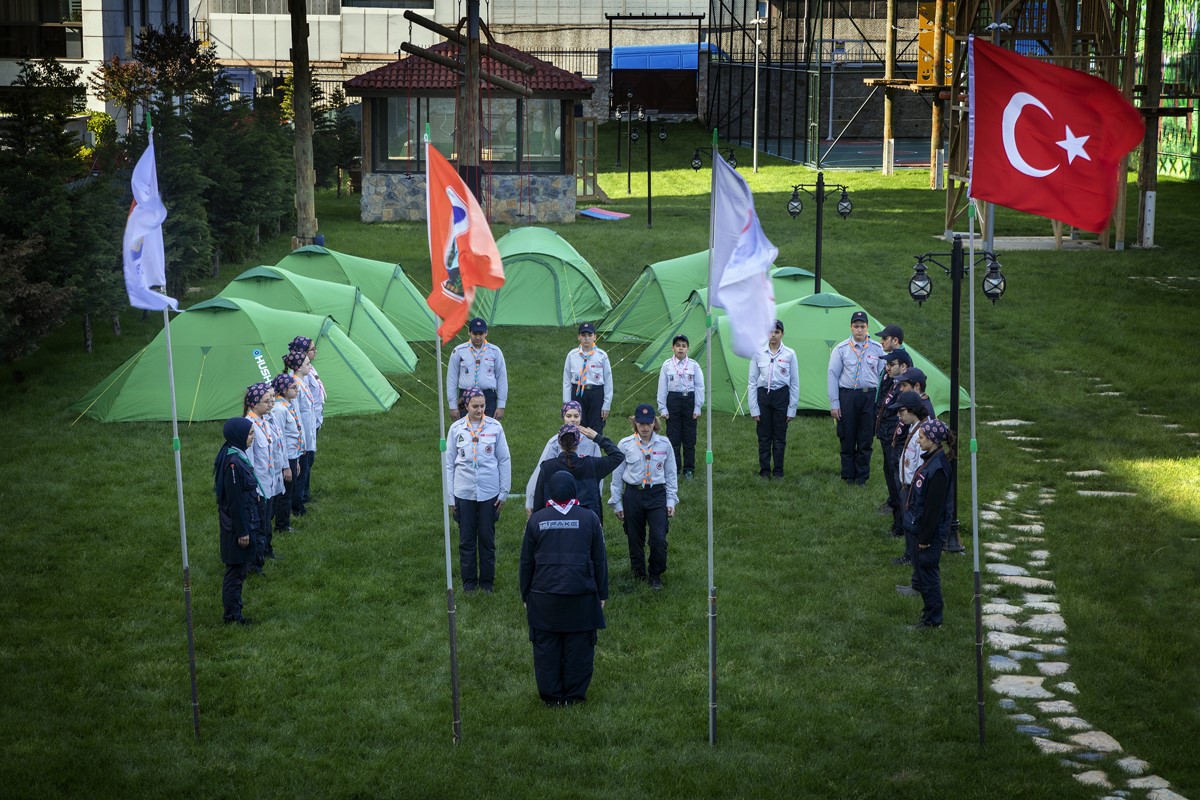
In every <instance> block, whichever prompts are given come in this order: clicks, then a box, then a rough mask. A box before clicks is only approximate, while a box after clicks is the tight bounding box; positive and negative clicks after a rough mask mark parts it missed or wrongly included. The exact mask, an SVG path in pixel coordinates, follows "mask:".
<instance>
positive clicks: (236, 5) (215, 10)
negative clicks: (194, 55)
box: [208, 0, 349, 17]
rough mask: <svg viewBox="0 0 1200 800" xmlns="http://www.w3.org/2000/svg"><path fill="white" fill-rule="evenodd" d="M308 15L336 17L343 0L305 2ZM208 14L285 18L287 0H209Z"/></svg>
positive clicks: (287, 12)
mask: <svg viewBox="0 0 1200 800" xmlns="http://www.w3.org/2000/svg"><path fill="white" fill-rule="evenodd" d="M307 4H308V13H309V15H310V16H316V17H330V16H332V17H336V16H338V15H339V14H341V13H342V6H343V5H349V4H348V3H346V2H344V0H307ZM208 13H210V14H275V15H283V16H287V15H288V14H289V13H290V12H289V11H288V0H209V11H208Z"/></svg>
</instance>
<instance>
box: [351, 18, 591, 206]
mask: <svg viewBox="0 0 1200 800" xmlns="http://www.w3.org/2000/svg"><path fill="white" fill-rule="evenodd" d="M490 46H491V47H492V48H494V49H495V50H497V51H500V52H501V53H503V54H505V55H508V56H511V57H513V58H516V59H519V60H521V61H523V62H525V63H528V64H531V65H533V66H534V67H535V70H534V71H533V72H532V73H531V74H528V75H526V74H523V73H521V72H520V71H519V70H517V69H514V68H513V67H511V66H508V65H507V64H504V63H502V62H500V61H498V60H496V59H493V58H490V57H488V56H486V55H485V56H483V57H482V58H481V59H480V61H481V64H480V69H481V70H482V71H483V72H486V73H490V74H492V75H495V76H497V77H500V78H504V79H506V80H508V81H511V82H513V83H515V84H518V85H521V86H524V87H526V88H528V89H529V90H530V91H531V92H532V95H531V96H530V97H529V98H525V97H521V96H520V95H518V94H516V93H514V92H511V91H506V90H504V89H500V88H498V87H496V86H493V85H492V84H490V83H487V82H483V81H481V84H480V113H479V119H480V125H481V128H482V130H481V131H480V136H479V141H480V148H481V152H480V162H479V163H480V165H481V173H482V174H481V192H480V194H481V197H480V203H481V205H482V206H483V207H484V209H485V211H486V212H487V213H488V216H489V218H490V219H491V220H492V221H493V222H509V223H520V222H535V221H536V222H566V221H570V220H573V219H574V216H575V207H574V206H575V178H574V167H575V152H574V151H575V147H574V144H575V124H574V118H575V106H576V104H577V103H579V102H582V101H583V100H586V99H588V98H589V97H591V95H592V92H593V86H592V84H591V83H590V82H589V81H586V80H584V79H583V78H581V77H579V76H578V75H575V74H573V73H570V72H567V71H566V70H563V69H559V68H558V67H556V66H554V65H553V64H550V63H548V62H546V61H542V60H540V59H537V58H534V57H533V56H530V55H528V54H526V53H522V52H521V51H520V50H517V49H515V48H512V47H509V46H507V45H503V44H497V43H494V42H492V43H490ZM429 51H430V52H432V53H436V54H438V55H442V56H445V57H449V58H459V57H460V56H459V52H460V47H459V46H458V45H457V44H453V43H451V42H443V43H441V44H437V45H434V46H433V47H430V48H429ZM461 84H462V77H461V75H460V74H459V73H457V72H455V71H454V70H452V69H450V68H449V67H445V66H442V65H441V64H437V63H434V62H432V61H429V60H427V59H424V58H421V57H419V56H408V57H406V58H401V59H398V60H397V61H395V62H393V63H391V64H387V65H385V66H382V67H379V68H378V69H375V70H372V71H371V72H367V73H364V74H363V75H359V76H357V77H355V78H352V79H351V80H349V81H346V83H345V88H346V94H347V95H351V96H359V97H362V98H363V125H362V130H363V154H364V158H363V200H362V219H363V221H364V222H388V221H394V220H415V219H424V217H425V207H424V206H425V199H424V174H425V163H424V161H425V159H424V153H423V152H422V148H421V147H420V144H421V141H422V135H423V132H424V129H425V126H426V125H428V126H429V131H430V141H431V143H432V145H433V146H434V147H436V148H437V149H438V150H439V151H440V152H441V153H442V154H443V155H444V156H446V157H447V158H449V159H450V160H451V161H455V160H456V159H457V155H458V137H456V135H455V133H456V130H457V128H458V120H459V119H460V117H461V115H459V114H458V113H457V112H458V106H459V99H458V98H459V96H460V92H461V88H462V86H461ZM418 186H419V191H417V189H418ZM567 195H569V198H568V196H567Z"/></svg>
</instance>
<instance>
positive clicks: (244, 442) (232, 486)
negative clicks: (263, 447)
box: [213, 417, 263, 625]
mask: <svg viewBox="0 0 1200 800" xmlns="http://www.w3.org/2000/svg"><path fill="white" fill-rule="evenodd" d="M253 439H254V424H253V423H252V422H251V421H250V420H249V419H246V418H245V417H234V418H233V419H230V420H227V421H226V422H225V443H224V444H223V445H221V449H220V450H218V451H217V457H216V458H215V459H213V491H214V492H215V493H216V495H217V522H218V525H219V526H220V530H221V561H222V563H224V564H225V579H224V580H223V581H222V582H221V603H222V605H223V606H224V607H225V622H226V624H228V623H236V624H238V625H249V624H250V620H248V619H246V618H245V617H244V616H242V584H244V583H245V581H246V567H247V565H249V564H251V563H253V562H254V560H255V546H254V545H255V541H256V537H257V535H258V531H259V528H260V527H261V525H262V511H263V508H262V498H261V497H260V496H259V493H258V481H257V480H256V479H255V477H254V467H253V465H252V464H251V463H250V459H249V457H248V456H247V455H246V449H247V448H248V447H250V443H251V441H253Z"/></svg>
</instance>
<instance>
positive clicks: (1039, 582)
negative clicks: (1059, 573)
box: [1000, 575, 1054, 589]
mask: <svg viewBox="0 0 1200 800" xmlns="http://www.w3.org/2000/svg"><path fill="white" fill-rule="evenodd" d="M1000 580H1001V581H1002V582H1004V583H1010V584H1012V585H1013V586H1020V587H1021V588H1023V589H1053V588H1054V581H1048V580H1046V579H1045V578H1031V577H1029V576H1028V575H1004V576H1002V577H1001V578H1000Z"/></svg>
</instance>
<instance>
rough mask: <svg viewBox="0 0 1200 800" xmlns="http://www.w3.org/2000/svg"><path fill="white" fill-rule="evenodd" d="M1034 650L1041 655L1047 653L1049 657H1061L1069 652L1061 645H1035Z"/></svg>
mask: <svg viewBox="0 0 1200 800" xmlns="http://www.w3.org/2000/svg"><path fill="white" fill-rule="evenodd" d="M1033 649H1034V650H1037V651H1038V652H1039V653H1045V654H1046V655H1048V656H1061V655H1062V654H1063V653H1065V652H1067V648H1065V647H1063V646H1062V645H1061V644H1035V645H1034V646H1033Z"/></svg>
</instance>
